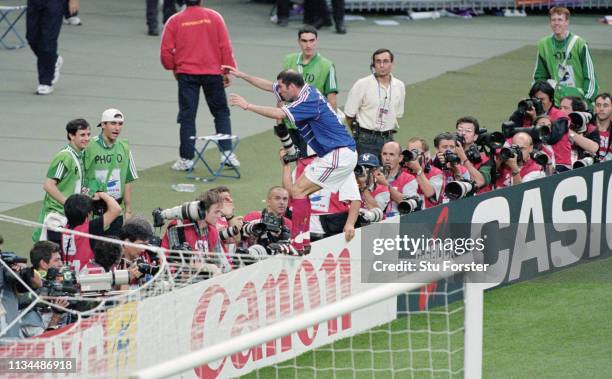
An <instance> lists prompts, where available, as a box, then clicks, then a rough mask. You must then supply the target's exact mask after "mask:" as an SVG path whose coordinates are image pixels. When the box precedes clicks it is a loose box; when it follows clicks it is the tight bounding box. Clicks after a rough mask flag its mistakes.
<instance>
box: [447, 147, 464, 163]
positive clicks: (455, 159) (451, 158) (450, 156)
mask: <svg viewBox="0 0 612 379" xmlns="http://www.w3.org/2000/svg"><path fill="white" fill-rule="evenodd" d="M444 161H446V163H450V164H459V163H461V159H459V156H458V155H457V154H455V153H453V152H452V151H451V150H446V151H445V152H444Z"/></svg>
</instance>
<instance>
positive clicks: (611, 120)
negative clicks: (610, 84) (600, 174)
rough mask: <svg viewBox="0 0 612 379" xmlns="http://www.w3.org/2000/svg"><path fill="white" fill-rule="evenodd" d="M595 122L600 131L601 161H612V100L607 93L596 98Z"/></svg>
mask: <svg viewBox="0 0 612 379" xmlns="http://www.w3.org/2000/svg"><path fill="white" fill-rule="evenodd" d="M595 113H596V115H597V118H596V119H595V122H596V124H597V129H598V130H599V159H600V160H601V161H602V162H603V161H610V160H612V149H611V148H610V131H611V130H612V100H611V98H610V94H609V93H607V92H604V93H600V94H599V95H597V97H595Z"/></svg>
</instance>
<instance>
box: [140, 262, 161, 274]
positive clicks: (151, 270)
mask: <svg viewBox="0 0 612 379" xmlns="http://www.w3.org/2000/svg"><path fill="white" fill-rule="evenodd" d="M136 267H137V268H138V271H139V272H140V273H141V274H142V275H152V276H153V275H155V274H157V273H158V272H159V266H154V265H152V264H149V263H146V262H139V263H137V264H136Z"/></svg>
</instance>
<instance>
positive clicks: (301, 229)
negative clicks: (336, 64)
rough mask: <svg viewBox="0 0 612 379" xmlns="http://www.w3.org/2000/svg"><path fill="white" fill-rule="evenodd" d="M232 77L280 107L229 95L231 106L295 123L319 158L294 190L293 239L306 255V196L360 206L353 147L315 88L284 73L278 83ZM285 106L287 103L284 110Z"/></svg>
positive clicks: (240, 75) (235, 72)
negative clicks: (329, 196)
mask: <svg viewBox="0 0 612 379" xmlns="http://www.w3.org/2000/svg"><path fill="white" fill-rule="evenodd" d="M223 68H224V69H226V70H227V72H228V73H229V74H231V75H234V76H235V77H237V78H241V79H244V80H246V81H247V82H249V83H250V84H252V85H253V86H255V87H257V88H259V89H262V90H264V91H270V92H273V93H274V94H275V95H276V99H277V101H278V107H269V106H263V105H256V104H252V103H249V102H248V101H247V100H246V99H245V98H244V97H242V96H240V95H238V94H230V105H232V106H239V107H240V108H242V109H244V110H245V111H251V112H255V113H257V114H259V115H261V116H264V117H268V118H272V119H275V120H277V121H279V120H282V119H284V118H287V119H288V120H289V121H291V122H292V123H294V124H295V125H296V126H297V128H298V130H299V132H300V135H301V136H302V137H303V138H304V140H305V141H306V143H307V145H308V155H316V158H315V159H314V160H313V161H312V163H310V164H309V165H308V166H307V167H306V169H305V170H304V173H303V174H302V175H301V176H300V177H299V178H297V180H296V182H295V183H294V185H293V187H292V190H291V198H292V206H293V215H292V218H291V221H292V223H293V225H292V226H293V227H292V230H291V236H292V238H293V239H294V246H295V247H296V249H298V250H302V251H304V252H307V251H308V246H309V243H310V239H309V236H308V225H309V222H310V201H309V200H308V195H309V194H311V193H314V192H316V191H318V190H320V189H321V188H325V189H327V190H330V191H331V192H336V191H342V192H343V193H346V194H349V195H348V196H347V197H348V198H347V199H344V200H359V199H360V196H359V188H358V186H357V181H356V180H355V176H354V175H353V169H354V168H355V165H356V164H357V153H356V151H355V141H354V140H353V138H352V137H351V136H350V135H349V133H348V132H347V131H346V129H345V128H344V126H343V125H342V124H341V123H340V121H339V120H338V117H337V116H336V114H335V113H334V111H333V109H332V108H331V106H330V105H329V103H328V102H327V100H326V99H325V96H323V95H322V94H321V93H320V92H319V91H318V90H317V89H316V88H315V87H313V86H310V85H308V84H305V83H304V79H303V78H302V75H301V74H299V73H298V72H296V71H294V70H283V71H281V72H280V73H279V74H278V76H277V77H276V80H277V81H276V82H271V81H269V80H266V79H262V78H258V77H255V76H251V75H248V74H245V73H243V72H240V71H238V70H237V69H235V68H233V67H228V66H223ZM284 102H289V103H288V104H285V103H284Z"/></svg>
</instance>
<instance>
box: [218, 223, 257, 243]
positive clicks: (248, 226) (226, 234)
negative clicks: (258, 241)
mask: <svg viewBox="0 0 612 379" xmlns="http://www.w3.org/2000/svg"><path fill="white" fill-rule="evenodd" d="M266 231H268V228H267V226H266V224H264V223H263V222H245V223H244V224H242V229H239V228H238V226H237V225H234V226H230V227H229V228H226V229H223V230H221V231H220V232H219V236H220V237H221V239H222V240H223V241H227V240H228V239H230V238H232V237H235V236H237V235H238V234H239V233H242V235H244V236H245V237H260V236H261V235H263V234H264V233H265V232H266Z"/></svg>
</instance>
